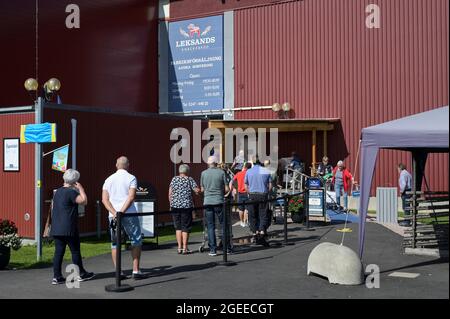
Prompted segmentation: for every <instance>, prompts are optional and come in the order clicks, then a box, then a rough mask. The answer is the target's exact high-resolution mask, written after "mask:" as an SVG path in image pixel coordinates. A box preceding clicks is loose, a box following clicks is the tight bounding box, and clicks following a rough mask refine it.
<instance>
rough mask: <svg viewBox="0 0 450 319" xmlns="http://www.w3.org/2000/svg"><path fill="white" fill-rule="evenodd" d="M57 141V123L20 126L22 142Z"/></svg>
mask: <svg viewBox="0 0 450 319" xmlns="http://www.w3.org/2000/svg"><path fill="white" fill-rule="evenodd" d="M54 142H56V123H42V124H25V125H21V126H20V143H54Z"/></svg>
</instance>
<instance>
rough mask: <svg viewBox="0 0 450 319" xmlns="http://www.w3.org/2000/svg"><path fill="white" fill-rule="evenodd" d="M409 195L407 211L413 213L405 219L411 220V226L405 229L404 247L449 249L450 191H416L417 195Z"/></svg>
mask: <svg viewBox="0 0 450 319" xmlns="http://www.w3.org/2000/svg"><path fill="white" fill-rule="evenodd" d="M409 195H411V198H409V199H408V200H407V203H409V208H407V211H409V212H411V215H410V216H409V217H405V219H406V220H410V221H411V227H410V228H409V229H407V230H406V231H405V237H404V248H405V249H408V248H424V249H438V250H448V228H449V227H448V216H449V193H448V192H416V195H414V194H413V193H409ZM442 217H447V218H444V219H442Z"/></svg>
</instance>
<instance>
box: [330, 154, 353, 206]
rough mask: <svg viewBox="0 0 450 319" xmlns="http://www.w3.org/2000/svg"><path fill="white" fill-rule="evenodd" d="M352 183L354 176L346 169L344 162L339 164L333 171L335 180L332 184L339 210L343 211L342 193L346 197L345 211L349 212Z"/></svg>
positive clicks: (333, 179)
mask: <svg viewBox="0 0 450 319" xmlns="http://www.w3.org/2000/svg"><path fill="white" fill-rule="evenodd" d="M352 182H353V176H352V174H351V173H350V171H349V170H348V169H347V168H346V167H345V165H344V162H343V161H339V162H337V165H336V167H335V168H334V169H333V178H332V180H331V183H332V184H333V185H334V191H335V192H336V204H337V205H338V209H339V210H341V194H342V193H343V195H344V209H345V210H346V211H347V210H348V191H349V190H350V186H351V183H352Z"/></svg>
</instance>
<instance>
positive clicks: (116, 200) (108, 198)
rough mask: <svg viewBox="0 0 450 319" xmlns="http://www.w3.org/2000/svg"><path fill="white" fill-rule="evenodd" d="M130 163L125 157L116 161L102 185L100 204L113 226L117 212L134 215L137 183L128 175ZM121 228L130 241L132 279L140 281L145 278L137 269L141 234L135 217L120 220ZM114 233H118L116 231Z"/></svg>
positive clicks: (113, 247)
mask: <svg viewBox="0 0 450 319" xmlns="http://www.w3.org/2000/svg"><path fill="white" fill-rule="evenodd" d="M129 166H130V163H129V161H128V159H127V158H126V157H125V156H121V157H119V158H118V159H117V162H116V167H117V172H115V173H114V174H112V175H111V176H109V177H108V178H107V179H106V181H105V183H104V184H103V192H102V203H103V205H105V208H106V209H107V210H108V211H109V222H110V224H114V221H115V218H116V214H117V212H121V213H123V214H126V213H136V212H137V210H136V206H135V205H134V199H135V197H136V188H137V181H136V177H134V176H133V175H131V174H130V173H128V168H129ZM121 222H122V227H123V229H124V230H125V232H126V233H127V235H128V237H129V238H130V240H131V246H132V249H131V256H132V257H133V275H132V277H133V278H134V279H142V278H144V277H145V276H144V275H143V274H142V273H141V271H140V268H139V261H140V258H141V246H142V232H141V227H140V223H139V218H138V217H137V216H133V217H126V218H122V219H121ZM115 231H119V230H118V229H116V230H115ZM114 237H115V235H114V230H113V228H112V227H111V255H112V260H113V263H114V266H115V265H116V242H115V239H114Z"/></svg>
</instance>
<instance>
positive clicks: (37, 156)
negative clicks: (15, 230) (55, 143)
mask: <svg viewBox="0 0 450 319" xmlns="http://www.w3.org/2000/svg"><path fill="white" fill-rule="evenodd" d="M34 112H35V122H36V124H40V123H42V113H43V101H42V98H41V97H38V99H37V101H36V103H35V110H34ZM34 170H35V172H34V174H35V183H36V184H35V187H36V189H35V193H34V195H35V196H34V207H35V220H34V237H35V240H36V260H37V261H40V260H41V258H42V241H41V228H42V227H41V226H42V223H41V219H42V187H41V186H42V145H41V144H40V143H35V145H34Z"/></svg>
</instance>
